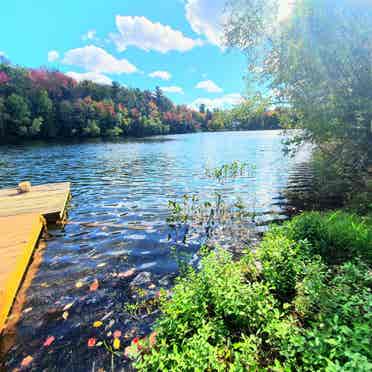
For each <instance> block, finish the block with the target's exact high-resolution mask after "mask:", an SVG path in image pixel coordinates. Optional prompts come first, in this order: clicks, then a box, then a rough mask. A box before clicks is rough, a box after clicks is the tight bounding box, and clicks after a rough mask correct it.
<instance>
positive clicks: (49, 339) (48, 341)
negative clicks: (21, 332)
mask: <svg viewBox="0 0 372 372" xmlns="http://www.w3.org/2000/svg"><path fill="white" fill-rule="evenodd" d="M55 339H56V338H55V337H54V336H49V337H48V338H47V339H46V340H45V341H44V344H43V345H44V346H45V347H48V346H50V345H51V344H52V343H53V342H54V340H55Z"/></svg>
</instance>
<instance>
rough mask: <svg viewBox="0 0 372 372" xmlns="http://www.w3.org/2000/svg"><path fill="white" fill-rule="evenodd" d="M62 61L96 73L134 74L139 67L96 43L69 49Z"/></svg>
mask: <svg viewBox="0 0 372 372" xmlns="http://www.w3.org/2000/svg"><path fill="white" fill-rule="evenodd" d="M62 62H63V63H64V64H66V65H74V66H79V67H82V68H84V69H85V70H86V71H90V72H96V73H108V74H132V73H134V72H137V71H138V70H137V67H136V66H134V65H132V64H131V63H130V62H128V61H127V60H126V59H117V58H115V57H114V56H113V55H111V54H109V53H107V52H106V51H105V50H104V49H102V48H98V47H96V46H94V45H88V46H86V47H83V48H77V49H71V50H69V51H67V52H66V53H65V56H64V59H63V61H62Z"/></svg>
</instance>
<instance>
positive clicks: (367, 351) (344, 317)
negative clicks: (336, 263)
mask: <svg viewBox="0 0 372 372" xmlns="http://www.w3.org/2000/svg"><path fill="white" fill-rule="evenodd" d="M371 281H372V278H371V273H370V270H369V268H368V266H367V265H365V264H362V263H360V262H356V263H346V264H344V265H343V266H341V267H340V268H339V269H337V272H336V273H335V276H334V277H333V278H332V279H331V280H330V281H329V283H328V285H327V286H326V287H325V286H323V287H322V290H321V291H320V292H319V293H318V303H319V306H318V311H317V312H315V313H314V314H312V316H311V317H310V318H311V319H312V321H311V322H310V324H309V326H308V327H303V328H299V330H298V331H299V332H298V333H297V334H296V335H294V336H293V335H291V339H290V342H289V343H287V344H286V345H285V347H282V349H281V353H282V355H283V356H285V358H286V360H287V364H288V365H289V366H290V367H291V368H295V367H296V368H298V367H297V366H298V363H299V361H300V363H301V369H302V370H305V371H314V370H327V371H328V370H329V371H341V370H342V371H355V370H358V371H370V370H371V369H372V362H371V361H372V349H371V347H370V345H371V329H372V294H371V290H370V288H371ZM283 346H284V345H283Z"/></svg>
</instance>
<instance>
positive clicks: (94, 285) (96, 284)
mask: <svg viewBox="0 0 372 372" xmlns="http://www.w3.org/2000/svg"><path fill="white" fill-rule="evenodd" d="M98 288H99V282H98V280H97V279H94V282H93V283H92V284H91V285H90V287H89V290H90V291H91V292H95V291H96V290H97V289H98Z"/></svg>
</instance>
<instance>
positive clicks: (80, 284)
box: [75, 280, 84, 288]
mask: <svg viewBox="0 0 372 372" xmlns="http://www.w3.org/2000/svg"><path fill="white" fill-rule="evenodd" d="M83 285H84V283H83V282H82V281H81V280H79V281H78V282H76V283H75V287H76V288H81V287H82V286H83Z"/></svg>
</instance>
